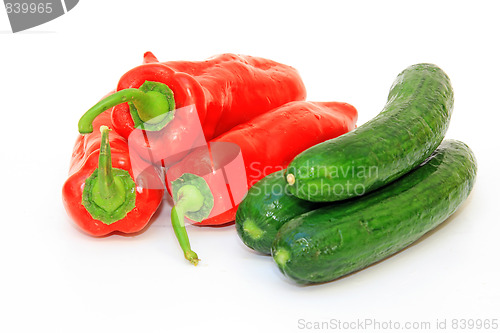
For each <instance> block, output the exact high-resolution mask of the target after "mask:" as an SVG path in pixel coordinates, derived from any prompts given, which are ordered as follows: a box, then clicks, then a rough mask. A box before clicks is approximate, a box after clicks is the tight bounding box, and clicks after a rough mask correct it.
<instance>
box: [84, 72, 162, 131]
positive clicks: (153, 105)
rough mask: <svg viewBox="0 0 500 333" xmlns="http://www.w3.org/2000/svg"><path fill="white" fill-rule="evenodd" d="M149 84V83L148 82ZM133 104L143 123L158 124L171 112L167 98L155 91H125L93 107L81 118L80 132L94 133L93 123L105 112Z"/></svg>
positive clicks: (157, 84) (158, 85)
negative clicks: (120, 105) (115, 107)
mask: <svg viewBox="0 0 500 333" xmlns="http://www.w3.org/2000/svg"><path fill="white" fill-rule="evenodd" d="M146 82H147V81H146ZM147 83H148V84H149V85H155V86H157V87H166V88H167V89H168V87H167V86H166V85H164V84H162V83H157V82H147ZM127 102H131V103H132V104H134V106H135V107H136V109H137V113H138V115H139V118H140V120H142V121H143V122H151V123H157V122H160V121H161V120H162V117H160V116H161V115H164V114H166V113H168V112H169V111H171V106H170V104H169V100H168V99H167V97H166V96H165V95H164V94H162V93H160V92H158V91H155V90H152V89H151V90H149V91H146V92H145V91H142V90H140V89H134V88H130V89H123V90H120V91H117V92H116V93H114V94H112V95H110V96H108V97H106V98H104V99H102V100H101V101H99V102H98V103H97V104H96V105H94V106H93V107H91V108H90V109H89V110H88V111H87V112H85V114H84V115H83V116H82V117H81V118H80V121H79V122H78V131H79V132H80V133H81V134H87V133H92V131H93V127H92V122H93V121H94V119H95V118H96V117H97V116H98V115H100V114H101V113H103V112H104V111H106V110H108V109H110V108H112V107H114V106H117V105H119V104H122V103H127Z"/></svg>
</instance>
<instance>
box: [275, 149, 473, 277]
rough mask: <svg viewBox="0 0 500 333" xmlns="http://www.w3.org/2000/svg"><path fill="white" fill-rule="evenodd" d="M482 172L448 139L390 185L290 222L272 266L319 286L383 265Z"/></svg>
mask: <svg viewBox="0 0 500 333" xmlns="http://www.w3.org/2000/svg"><path fill="white" fill-rule="evenodd" d="M476 168H477V167H476V160H475V158H474V154H473V153H472V151H471V150H470V149H469V147H467V146H466V145H465V144H464V143H462V142H460V141H451V140H450V141H449V140H447V141H444V142H443V143H442V145H441V146H440V147H439V148H438V149H437V150H436V151H435V152H434V153H433V154H432V155H431V157H429V159H428V160H427V161H426V163H425V164H423V165H421V166H420V167H418V168H416V169H415V170H413V171H411V172H410V173H408V174H407V175H405V176H403V177H401V178H400V179H398V180H396V181H394V182H393V183H391V184H389V185H387V186H385V187H384V188H381V189H379V190H377V191H374V192H372V193H370V194H367V195H365V196H362V197H359V198H355V199H351V200H347V201H344V202H338V203H334V204H332V205H331V206H326V207H323V208H319V209H317V210H313V211H311V212H308V213H305V214H302V215H299V216H298V217H296V218H294V219H291V220H290V221H288V222H287V223H286V224H285V225H284V226H283V227H281V229H280V230H279V232H278V234H277V235H276V238H275V240H274V242H273V245H272V256H273V258H274V261H275V262H276V263H277V264H278V267H279V269H280V270H281V272H283V273H284V274H285V275H286V276H288V277H290V278H291V279H293V280H294V281H296V282H298V283H319V282H326V281H331V280H334V279H337V278H339V277H341V276H344V275H346V274H349V273H351V272H354V271H358V270H360V269H362V268H364V267H366V266H368V265H371V264H373V263H375V262H377V261H379V260H382V259H384V258H386V257H388V256H390V255H392V254H393V253H396V252H398V251H400V250H402V249H403V248H405V247H407V246H408V245H410V244H412V243H413V242H415V241H416V240H417V239H419V238H420V237H421V236H422V235H424V234H425V233H427V232H428V231H430V230H432V229H433V228H435V227H436V226H438V225H439V224H440V223H441V222H443V221H444V220H446V219H447V218H448V217H449V216H450V215H451V214H452V213H453V212H455V210H456V209H457V208H458V207H459V206H460V204H461V203H462V202H463V201H464V200H465V199H466V198H467V196H468V195H469V193H470V191H471V189H472V186H473V184H474V181H475V177H476Z"/></svg>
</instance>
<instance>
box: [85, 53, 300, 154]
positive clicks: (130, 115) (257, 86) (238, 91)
mask: <svg viewBox="0 0 500 333" xmlns="http://www.w3.org/2000/svg"><path fill="white" fill-rule="evenodd" d="M305 97H306V90H305V87H304V83H303V82H302V80H301V78H300V76H299V74H298V72H297V71H296V70H295V69H294V68H292V67H290V66H286V65H283V64H280V63H277V62H274V61H271V60H267V59H263V58H257V57H251V56H241V55H234V54H222V55H218V56H215V57H213V58H210V59H208V60H205V61H170V62H162V63H160V62H158V60H157V59H156V57H155V56H154V55H153V54H152V53H151V52H147V53H146V54H145V55H144V64H143V65H141V66H138V67H136V68H134V69H132V70H130V71H129V72H127V73H125V74H124V75H123V76H122V78H121V79H120V81H119V83H118V87H117V92H116V93H115V94H113V95H111V96H109V97H108V98H106V99H104V100H102V101H100V102H99V103H98V104H96V105H95V106H94V107H92V108H91V109H90V110H88V111H87V113H86V114H85V115H84V116H83V117H82V118H81V120H80V122H79V131H80V133H82V134H84V133H89V132H91V131H92V120H93V119H94V118H95V117H96V116H97V115H98V114H99V113H101V112H103V111H104V110H106V109H109V108H111V107H114V108H113V112H112V121H113V128H114V129H115V130H116V132H118V133H119V134H120V135H122V136H123V137H125V138H128V139H129V140H130V138H129V135H130V134H131V133H132V131H133V130H134V129H135V128H140V129H145V130H148V131H160V130H162V129H164V128H165V127H166V126H167V124H168V123H169V122H170V121H171V120H172V119H173V118H174V119H175V117H174V115H173V113H174V112H173V110H174V109H175V108H178V109H179V108H183V107H186V106H190V105H191V106H194V107H195V110H196V112H197V116H198V121H199V122H200V123H201V125H202V129H203V133H204V135H205V139H206V140H210V139H212V138H214V137H216V136H218V135H220V134H222V133H225V132H227V131H228V130H229V129H231V128H233V127H234V126H236V125H238V124H240V123H243V122H245V121H248V120H250V119H252V118H254V117H255V116H257V115H260V114H262V113H265V112H267V111H269V110H271V109H273V108H275V107H278V106H280V105H282V104H285V103H287V102H290V101H296V100H304V99H305ZM125 102H128V103H125ZM172 128H173V126H171V127H170V128H169V129H168V130H165V131H162V132H161V133H158V135H151V136H150V137H149V140H148V142H147V143H144V142H143V141H142V142H141V140H139V142H138V143H135V145H136V146H140V145H145V146H146V147H148V148H149V147H151V150H155V147H156V146H158V145H162V146H171V145H170V142H171V141H175V140H178V141H182V142H183V145H185V146H187V145H188V143H189V140H195V138H192V137H190V136H192V133H191V134H188V132H189V131H184V132H182V131H181V133H180V135H181V139H180V140H179V133H175V131H173V130H172ZM183 136H187V137H188V138H184V137H183ZM138 139H141V138H140V136H138ZM143 157H144V158H145V159H146V160H148V156H147V154H146V155H144V156H143ZM181 157H182V156H179V158H181Z"/></svg>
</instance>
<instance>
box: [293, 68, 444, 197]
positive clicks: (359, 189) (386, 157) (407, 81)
mask: <svg viewBox="0 0 500 333" xmlns="http://www.w3.org/2000/svg"><path fill="white" fill-rule="evenodd" d="M452 109H453V90H452V87H451V84H450V80H449V78H448V76H447V75H446V74H445V73H444V72H443V71H442V70H441V69H440V68H438V67H437V66H435V65H431V64H418V65H414V66H411V67H408V68H407V69H405V70H404V71H403V72H402V73H401V74H399V76H398V77H397V79H396V81H395V82H394V84H393V86H392V88H391V90H390V93H389V98H388V102H387V104H386V105H385V107H384V109H383V110H382V112H381V113H380V114H379V115H378V116H377V117H375V118H373V119H372V120H371V121H369V122H367V123H365V124H363V125H362V126H360V127H358V128H357V129H355V130H354V131H351V132H349V133H347V134H344V135H342V136H340V137H338V138H335V139H332V140H328V141H325V142H323V143H320V144H318V145H316V146H313V147H311V148H309V149H307V150H305V151H304V152H302V153H300V154H299V155H297V156H296V157H295V159H294V160H293V161H292V162H291V163H290V165H289V167H288V169H287V174H286V180H287V182H288V184H289V185H290V186H289V187H290V192H291V193H292V194H293V195H295V196H297V197H299V198H301V199H305V200H309V201H337V200H343V199H348V198H352V197H355V196H359V195H363V194H365V193H368V192H370V191H372V190H374V189H376V188H379V187H381V186H384V185H386V184H388V183H390V182H391V181H393V180H395V179H397V178H399V177H400V176H402V175H404V174H405V173H407V172H408V171H410V170H411V169H413V168H415V167H416V166H418V165H419V164H420V163H422V162H423V161H424V160H425V159H426V158H427V157H428V156H429V155H430V154H431V153H432V152H433V151H434V150H435V149H436V148H437V146H438V145H439V144H440V143H441V141H442V140H443V138H444V135H445V133H446V130H447V128H448V123H449V120H450V117H451V112H452Z"/></svg>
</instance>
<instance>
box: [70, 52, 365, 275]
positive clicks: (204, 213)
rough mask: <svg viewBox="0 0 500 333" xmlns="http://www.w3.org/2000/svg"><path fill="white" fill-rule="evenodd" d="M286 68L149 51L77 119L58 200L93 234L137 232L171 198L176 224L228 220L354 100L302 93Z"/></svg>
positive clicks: (343, 128) (332, 132) (346, 115)
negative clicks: (316, 98) (168, 57)
mask: <svg viewBox="0 0 500 333" xmlns="http://www.w3.org/2000/svg"><path fill="white" fill-rule="evenodd" d="M305 99H306V89H305V86H304V83H303V82H302V79H301V78H300V76H299V74H298V72H297V70H295V69H294V68H293V67H290V66H287V65H284V64H281V63H278V62H275V61H272V60H268V59H263V58H257V57H252V56H242V55H235V54H222V55H218V56H215V57H212V58H210V59H207V60H204V61H170V62H159V61H158V59H157V58H156V57H155V56H154V55H153V54H152V53H151V52H147V53H145V55H144V63H143V64H142V65H140V66H138V67H135V68H133V69H132V70H130V71H128V72H127V73H125V74H124V75H123V76H122V77H121V79H120V80H119V82H118V86H117V88H116V90H115V91H114V92H113V93H111V94H109V95H107V96H106V97H104V98H103V99H102V100H100V101H99V102H98V103H97V104H96V105H94V106H93V107H92V108H90V109H89V110H88V111H87V112H86V113H85V114H84V115H83V116H82V118H81V119H80V121H79V124H78V129H79V132H80V135H79V136H78V138H77V141H76V143H75V146H74V150H73V155H72V159H71V164H70V170H69V177H68V179H67V181H66V182H65V184H64V186H63V202H64V205H65V207H66V210H67V212H68V214H69V216H70V217H71V218H72V220H73V221H74V222H75V223H76V224H77V225H78V226H79V227H80V228H81V229H82V230H83V231H85V232H86V233H88V234H90V235H92V236H105V235H109V234H120V233H121V234H130V233H138V232H140V231H141V230H143V229H144V228H145V227H146V226H147V225H148V223H150V220H151V217H152V216H153V215H154V213H155V212H156V211H157V209H158V207H159V206H160V204H161V203H162V202H163V201H164V196H165V190H166V191H167V193H168V195H170V196H172V198H173V202H174V206H173V207H172V212H171V219H172V225H173V229H174V232H175V234H176V236H177V239H178V240H179V244H180V246H181V248H182V251H183V252H184V256H185V258H186V259H187V260H189V261H190V262H191V263H193V264H195V265H196V264H197V263H198V261H199V259H198V256H197V254H196V253H195V252H194V251H193V250H192V249H191V246H190V243H189V239H188V235H187V232H186V228H185V221H186V220H187V221H190V222H191V223H193V224H195V225H200V226H202V225H203V226H215V225H226V224H227V225H229V224H231V223H232V222H234V218H235V214H236V209H237V207H238V204H239V202H241V200H242V199H243V197H244V196H245V194H246V192H247V190H248V189H249V188H250V187H251V186H252V185H253V184H254V183H255V182H257V181H258V180H260V179H261V178H263V177H264V176H266V175H268V174H270V173H272V172H275V171H278V170H280V169H282V168H286V166H287V165H288V163H289V162H290V161H291V160H292V159H293V158H294V157H295V156H296V155H297V154H299V153H300V152H302V151H303V150H305V149H307V148H309V147H311V146H313V145H315V144H318V143H320V142H323V141H325V140H328V139H331V138H334V137H337V136H339V135H342V134H344V133H346V132H348V131H350V130H352V129H354V127H355V124H356V120H357V111H356V109H355V108H354V107H353V106H351V105H349V104H347V103H340V102H307V101H305Z"/></svg>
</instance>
